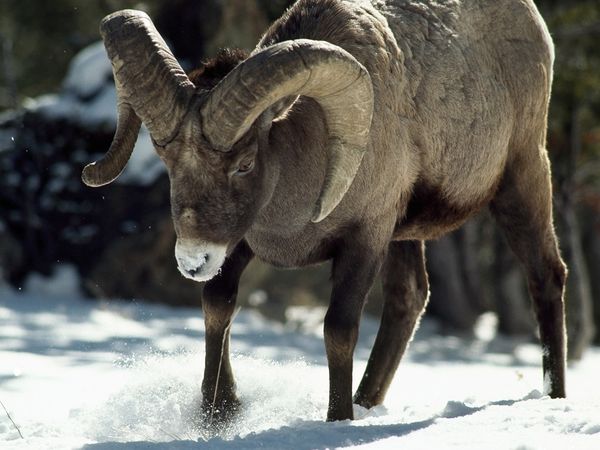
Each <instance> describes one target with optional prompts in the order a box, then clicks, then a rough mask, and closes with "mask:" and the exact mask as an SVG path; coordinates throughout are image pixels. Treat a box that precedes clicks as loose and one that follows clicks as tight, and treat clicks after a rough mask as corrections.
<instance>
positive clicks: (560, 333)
mask: <svg viewBox="0 0 600 450" xmlns="http://www.w3.org/2000/svg"><path fill="white" fill-rule="evenodd" d="M491 211H492V214H493V215H494V217H495V218H496V220H497V222H498V224H499V226H500V228H501V229H502V230H503V231H504V234H505V235H506V238H507V240H508V243H509V245H510V247H511V248H512V250H513V251H514V253H515V254H516V256H517V257H518V258H519V260H520V261H521V263H522V264H523V266H524V268H525V273H526V276H527V282H528V286H529V292H530V295H531V297H532V300H533V309H534V312H535V315H536V318H537V322H538V325H539V332H540V340H541V344H542V350H543V360H542V364H543V370H544V388H545V390H546V391H547V393H548V394H549V395H550V396H551V397H553V398H556V397H564V396H565V353H566V350H565V348H566V347H565V342H566V336H565V314H564V301H563V295H564V286H565V280H566V268H565V264H564V263H563V261H562V259H561V257H560V254H559V251H558V243H557V239H556V234H555V232H554V226H553V223H552V187H551V181H550V166H549V162H548V157H547V155H546V151H545V149H544V148H542V147H533V149H532V150H530V151H522V152H520V153H518V158H516V159H515V160H514V161H511V162H510V163H509V164H508V166H507V169H506V171H505V174H504V178H503V180H502V182H501V184H500V186H499V189H498V191H497V193H496V195H495V198H494V199H493V201H492V203H491Z"/></svg>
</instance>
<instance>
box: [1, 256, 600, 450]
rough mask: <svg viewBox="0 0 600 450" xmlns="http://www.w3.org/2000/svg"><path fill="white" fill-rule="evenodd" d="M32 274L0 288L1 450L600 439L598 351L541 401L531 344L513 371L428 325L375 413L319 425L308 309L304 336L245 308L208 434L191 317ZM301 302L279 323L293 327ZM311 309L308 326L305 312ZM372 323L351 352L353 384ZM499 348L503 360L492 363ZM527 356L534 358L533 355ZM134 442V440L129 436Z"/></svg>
mask: <svg viewBox="0 0 600 450" xmlns="http://www.w3.org/2000/svg"><path fill="white" fill-rule="evenodd" d="M55 273H56V276H55V277H54V278H51V279H43V278H41V277H33V278H30V279H29V280H28V282H27V283H26V289H25V290H26V291H27V292H26V293H17V292H15V291H13V290H10V289H8V288H6V287H1V286H0V360H1V361H2V364H1V365H0V400H2V402H3V403H4V405H6V407H7V409H8V410H9V413H10V414H11V416H12V418H13V419H14V421H15V423H16V424H17V425H18V426H19V428H20V430H21V432H22V433H23V436H24V439H20V437H19V434H18V432H17V431H16V429H15V428H14V426H13V425H12V423H11V422H10V421H9V419H8V418H7V417H6V415H5V414H4V411H2V410H1V409H0V442H1V444H0V447H1V448H2V449H3V450H4V449H31V450H34V449H35V450H37V449H42V448H43V449H79V448H85V449H90V450H115V449H129V448H131V449H135V448H145V449H146V448H147V449H167V448H168V449H217V450H219V449H258V448H267V449H313V448H318V449H324V448H364V449H398V448H402V449H423V448H434V449H448V448H456V449H458V448H461V449H462V448H472V449H480V448H485V449H506V448H513V449H516V448H527V449H544V450H545V449H561V450H562V449H565V448H569V449H592V448H596V446H597V443H598V439H599V436H600V415H599V414H598V411H599V410H600V392H599V391H598V389H597V374H598V373H600V349H597V348H594V349H592V350H590V351H589V352H588V353H587V355H586V358H585V359H584V360H583V361H582V362H581V363H580V364H578V365H577V366H576V367H573V368H569V372H568V376H567V387H568V391H569V398H567V399H559V400H552V399H550V398H548V397H547V396H544V395H542V394H541V393H540V391H539V389H541V384H542V369H541V351H540V350H539V349H538V348H537V347H536V346H534V345H532V344H527V343H513V347H514V348H515V349H519V348H523V347H525V348H527V351H526V353H531V354H534V353H535V354H536V355H537V360H536V361H535V362H528V361H526V362H523V361H521V360H520V359H519V357H517V356H516V355H517V352H516V350H510V348H511V347H510V345H508V344H506V343H503V344H502V345H499V344H498V342H497V339H498V338H494V339H492V340H491V341H483V342H481V341H477V342H475V343H474V342H472V341H470V340H466V339H458V338H448V337H443V336H439V335H437V334H435V333H434V331H435V329H436V326H435V324H434V323H433V322H430V321H428V320H425V321H424V322H423V324H422V327H421V329H420V330H419V332H417V334H416V336H415V339H414V341H413V345H412V347H411V349H409V351H408V354H407V356H406V358H405V360H404V361H403V362H402V363H401V365H400V368H399V370H398V374H397V376H396V377H395V381H394V382H393V383H392V385H391V387H390V390H389V392H388V395H387V398H386V401H385V404H384V405H382V406H378V407H375V408H373V409H371V410H366V409H364V408H360V407H358V406H357V407H355V415H356V418H357V420H355V421H343V422H338V423H326V422H325V421H324V419H325V416H326V412H327V398H328V392H327V391H328V382H327V365H326V358H325V354H324V348H323V342H322V338H321V337H320V336H319V335H318V333H317V332H316V331H315V330H316V329H317V328H320V327H321V326H322V325H321V324H317V322H318V320H317V319H316V318H315V316H316V315H317V314H314V311H313V310H310V309H309V310H305V311H304V313H305V315H306V317H307V321H308V322H309V323H311V326H310V327H307V328H309V329H303V327H298V326H292V327H288V326H283V325H281V324H277V323H271V322H268V321H266V320H265V319H263V318H262V317H261V316H259V315H258V314H257V313H254V312H252V311H242V312H241V313H240V314H239V315H238V316H237V318H236V320H235V322H234V325H233V328H232V341H231V348H232V350H233V352H234V356H233V357H232V365H233V370H234V373H235V376H236V382H237V389H238V395H239V398H240V400H241V402H242V410H241V412H240V414H239V416H238V417H237V419H236V420H235V421H234V422H233V423H232V424H231V425H230V426H229V427H227V428H226V429H224V430H223V431H221V432H219V433H217V434H216V435H211V434H210V433H208V432H207V431H206V430H202V429H200V430H199V429H197V428H196V426H195V425H194V422H193V420H192V418H193V417H194V415H195V414H196V412H197V408H198V405H199V404H200V383H201V377H202V371H203V363H204V362H203V361H204V357H203V355H204V351H203V348H204V342H203V341H204V331H203V322H202V318H201V316H200V312H199V311H198V310H197V309H172V308H168V307H164V306H158V305H150V304H144V303H122V302H118V301H105V302H93V301H88V300H84V299H80V298H78V297H75V296H74V295H75V294H76V292H77V291H76V289H73V282H72V281H73V278H74V275H73V273H72V270H71V269H69V268H68V267H67V268H60V267H59V268H57V270H56V272H55ZM302 314H303V313H302V309H300V308H296V309H295V310H294V312H293V313H292V314H291V316H293V317H294V321H295V322H296V323H300V321H301V318H302ZM311 315H312V317H311ZM376 330H377V326H376V321H374V320H372V319H367V320H366V321H365V323H364V326H363V327H362V328H361V336H360V339H359V343H358V346H357V349H356V358H355V370H354V383H355V386H356V385H357V384H358V382H359V380H360V376H361V375H362V371H363V370H364V368H365V365H366V361H367V358H368V354H369V350H370V346H371V343H372V341H373V339H374V336H375V333H376ZM497 348H502V349H503V350H502V351H503V352H505V354H504V357H503V358H500V357H498V354H494V351H497V350H494V349H497ZM534 349H537V350H534ZM136 442H137V443H136Z"/></svg>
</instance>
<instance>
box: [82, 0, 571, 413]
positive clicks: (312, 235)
mask: <svg viewBox="0 0 600 450" xmlns="http://www.w3.org/2000/svg"><path fill="white" fill-rule="evenodd" d="M101 33H102V36H103V38H104V42H105V45H106V48H107V51H108V55H109V57H110V59H111V61H112V65H113V70H114V76H115V82H116V86H117V90H118V109H119V120H118V128H117V132H116V135H115V138H114V141H113V143H112V145H111V147H110V149H109V151H108V153H107V154H106V155H105V156H104V158H103V159H102V160H100V161H98V162H96V163H94V164H91V165H88V166H87V167H86V168H85V169H84V172H83V180H84V182H85V183H86V184H88V185H90V186H100V185H103V184H106V183H110V182H111V181H112V180H113V179H115V178H116V177H117V176H118V175H119V173H120V172H121V170H122V169H123V167H124V166H125V164H126V163H127V160H128V158H129V156H130V154H131V151H132V148H133V145H134V142H135V140H136V136H137V134H138V130H139V127H140V124H141V122H142V121H143V122H144V123H145V124H146V126H147V127H148V129H149V131H150V134H151V136H152V139H153V142H154V145H155V147H156V151H157V153H158V155H159V156H160V158H162V160H163V161H164V163H165V164H166V167H167V171H168V175H169V177H170V181H171V203H172V216H173V222H174V225H175V231H176V234H177V244H176V248H175V254H176V259H177V263H178V266H179V270H180V271H181V273H182V274H183V275H184V276H186V277H188V278H191V279H193V280H197V281H208V282H207V283H206V285H205V287H204V295H203V310H204V314H205V323H206V367H205V372H204V380H203V383H202V393H203V398H204V407H205V408H208V407H209V406H210V404H211V403H212V402H213V400H214V401H215V402H216V407H217V409H218V410H219V411H220V412H221V414H222V416H223V417H227V415H228V414H230V413H231V412H232V411H235V409H236V407H237V399H236V395H235V389H234V379H233V375H232V370H231V366H230V363H229V355H228V353H229V325H230V322H231V320H232V314H233V312H234V309H235V299H236V292H237V286H238V281H239V278H240V276H241V274H242V271H243V270H244V268H245V267H246V265H247V264H248V262H249V261H250V260H251V259H252V258H253V256H254V255H256V256H258V257H259V258H261V259H263V260H265V261H267V262H270V263H272V264H275V265H277V266H284V267H297V266H305V265H307V264H313V263H318V262H321V261H325V260H333V269H332V282H333V289H332V294H331V300H330V304H329V309H328V311H327V314H326V316H325V325H324V327H325V347H326V353H327V359H328V363H329V383H330V384H329V409H328V412H327V419H328V420H339V419H349V418H352V417H353V412H352V402H353V397H352V356H353V351H354V347H355V343H356V339H357V334H358V324H359V319H360V315H361V311H362V308H363V304H364V302H365V297H366V296H367V293H368V292H369V289H370V288H371V285H372V283H373V280H374V278H375V277H376V275H377V274H378V273H379V272H381V274H382V278H383V287H384V296H385V305H384V313H383V317H382V319H381V326H380V329H379V333H378V335H377V338H376V341H375V344H374V347H373V350H372V354H371V357H370V359H369V361H368V365H367V368H366V371H365V375H364V377H363V379H362V381H361V383H360V385H359V387H358V390H357V392H356V394H355V396H354V401H355V402H356V403H358V404H360V405H363V406H365V407H371V406H373V405H376V404H379V403H381V402H382V401H383V398H384V396H385V394H386V391H387V389H388V387H389V385H390V382H391V380H392V377H393V375H394V372H395V371H396V368H397V366H398V363H399V361H400V358H401V357H402V354H403V352H404V350H405V348H406V346H407V343H408V341H409V340H410V338H411V336H412V333H413V329H414V328H415V325H416V323H417V321H418V319H419V317H420V315H421V313H422V311H423V308H424V306H425V304H426V303H427V295H428V284H427V275H426V272H425V265H424V259H423V241H424V240H428V239H432V238H436V237H438V236H440V235H442V234H443V233H446V232H448V231H450V230H452V229H455V228H456V227H458V226H459V225H461V224H462V223H463V222H465V221H466V220H467V218H469V217H470V216H471V215H472V214H474V213H475V212H476V211H478V210H480V209H481V208H482V207H483V206H485V205H488V204H489V205H490V209H491V211H492V214H493V215H494V217H495V218H496V220H497V222H498V224H499V225H500V227H501V228H502V229H503V230H504V232H505V234H506V237H507V239H508V242H509V244H510V245H511V247H512V249H513V250H514V252H515V253H516V255H517V256H518V257H519V259H520V260H521V262H522V263H523V266H524V269H525V271H526V273H527V278H528V283H529V288H530V292H531V296H532V298H533V305H534V310H535V313H536V315H537V320H538V322H539V329H540V338H541V343H542V346H543V371H544V377H545V380H546V381H547V387H548V393H549V394H550V396H551V397H563V396H564V395H565V385H564V382H565V379H564V366H565V337H564V312H563V287H564V284H565V277H566V269H565V265H564V264H563V262H562V260H561V257H560V255H559V251H558V248H557V241H556V237H555V232H554V228H553V222H552V202H551V180H550V167H549V162H548V157H547V154H546V150H545V139H546V122H547V110H548V101H549V95H550V85H551V80H552V63H553V57H554V55H553V45H552V42H551V39H550V36H549V33H548V31H547V28H546V26H545V24H544V22H543V20H542V18H541V17H540V15H539V13H538V11H537V9H536V7H535V5H534V3H533V1H532V0H462V1H458V0H449V1H446V2H438V1H433V0H420V1H417V0H411V1H409V0H371V1H368V0H354V1H352V0H300V1H298V2H297V3H296V4H294V5H293V6H292V7H291V8H290V9H289V10H288V11H287V12H286V13H285V14H284V15H283V16H282V17H281V18H280V19H279V20H277V21H276V22H275V23H274V24H273V25H272V26H271V27H270V28H269V30H268V31H267V32H266V34H265V35H264V36H263V37H262V39H261V40H260V42H259V43H258V46H257V47H256V49H255V50H254V51H253V52H252V53H251V54H250V56H249V57H247V58H246V57H245V56H244V55H242V54H241V53H235V52H224V53H222V54H221V56H220V57H219V58H217V61H213V62H212V63H210V64H208V65H207V66H205V67H204V68H201V69H200V70H199V71H197V72H195V73H194V74H192V75H190V77H188V76H187V75H186V74H185V73H184V71H183V70H182V69H181V67H180V66H179V64H178V63H177V61H176V60H175V58H174V57H173V55H172V53H171V52H170V51H169V49H168V47H167V45H166V44H165V42H164V41H163V40H162V38H161V37H160V35H159V34H158V32H157V31H156V29H155V28H154V26H153V24H152V22H151V20H150V19H149V17H148V16H147V15H146V14H144V13H142V12H137V11H131V10H126V11H119V12H116V13H114V14H111V15H109V16H107V17H106V18H105V19H104V20H103V21H102V24H101ZM227 72H228V73H227ZM213 406H214V405H213Z"/></svg>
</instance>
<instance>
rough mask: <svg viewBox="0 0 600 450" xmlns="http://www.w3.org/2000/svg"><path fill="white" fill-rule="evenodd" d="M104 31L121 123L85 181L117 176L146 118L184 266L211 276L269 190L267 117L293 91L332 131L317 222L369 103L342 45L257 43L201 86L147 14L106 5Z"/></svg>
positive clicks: (362, 79) (343, 177)
mask: <svg viewBox="0 0 600 450" xmlns="http://www.w3.org/2000/svg"><path fill="white" fill-rule="evenodd" d="M100 32H101V34H102V37H103V39H104V43H105V46H106V49H107V52H108V56H109V58H110V60H111V62H112V66H113V73H114V78H115V84H116V89H117V95H118V125H117V131H116V134H115V137H114V140H113V142H112V145H111V146H110V149H109V150H108V152H107V154H106V155H105V156H104V157H103V158H102V159H101V160H99V161H97V162H95V163H92V164H89V165H88V166H86V167H85V168H84V170H83V176H82V178H83V181H84V182H85V183H86V184H87V185H88V186H102V185H105V184H107V183H110V182H111V181H113V180H114V179H115V178H117V176H118V175H119V174H120V173H121V171H122V170H123V168H124V167H125V165H126V163H127V161H128V160H129V157H130V155H131V152H132V150H133V146H134V144H135V141H136V139H137V135H138V132H139V128H140V126H141V122H144V124H145V125H146V127H147V128H148V130H149V131H150V135H151V137H152V141H153V143H154V146H155V148H156V151H157V153H158V155H159V156H160V157H161V159H162V160H163V161H164V163H165V165H166V166H167V171H168V175H169V178H170V181H171V206H172V216H173V222H174V225H175V231H176V233H177V244H176V251H175V254H176V258H177V263H178V266H179V269H180V271H181V272H182V274H183V275H184V276H186V277H188V278H192V279H194V280H197V281H205V280H208V279H210V278H212V277H213V276H214V275H216V274H217V273H218V270H219V268H220V267H221V265H222V264H223V261H224V259H225V257H226V255H227V252H228V251H229V250H230V249H231V248H232V247H233V246H234V245H235V244H236V243H237V242H239V240H240V239H242V238H243V236H244V234H245V232H246V231H247V230H248V229H249V227H250V226H251V225H252V223H253V221H254V220H255V218H256V216H257V214H258V212H259V210H260V208H261V207H263V206H264V205H265V204H266V203H267V202H268V201H269V198H270V195H272V189H273V183H271V182H269V180H271V177H273V171H274V169H273V168H272V167H271V165H272V164H270V160H269V158H266V157H265V156H266V155H268V154H269V150H271V149H268V148H267V147H268V146H269V138H268V137H269V131H270V128H271V122H272V120H273V119H274V118H276V117H277V116H278V114H279V113H281V111H282V110H283V109H286V108H287V107H289V106H290V105H291V104H292V103H293V101H294V100H295V99H296V98H297V97H298V96H300V95H304V96H309V97H312V98H313V99H314V100H316V101H317V102H318V103H319V104H320V106H321V108H322V109H323V112H324V116H325V118H326V121H327V130H328V135H327V136H323V139H324V141H325V142H326V145H327V148H328V155H329V156H328V166H327V169H326V171H325V172H326V178H325V179H324V180H323V185H322V189H321V194H320V197H319V199H318V201H317V204H316V205H315V208H314V212H313V216H312V220H313V222H318V221H321V220H323V219H324V218H325V217H326V216H327V215H328V214H329V213H330V212H331V211H332V210H333V209H334V208H335V207H336V205H337V204H338V203H339V202H340V200H341V199H342V197H343V196H344V194H345V193H346V191H347V190H348V187H349V186H350V184H351V183H352V180H353V179H354V176H355V175H356V172H357V170H358V167H359V165H360V162H361V160H362V156H363V154H364V151H365V147H366V144H367V139H368V134H369V127H370V123H371V115H372V110H373V93H372V85H371V81H370V77H369V74H368V72H367V71H366V69H365V68H364V67H363V66H362V65H361V64H360V63H359V62H358V61H357V60H356V59H355V58H354V57H353V56H352V55H350V54H349V53H348V52H346V51H344V50H343V49H341V48H340V47H337V46H335V45H332V44H329V43H327V42H324V41H312V40H293V41H286V42H281V43H278V44H275V45H272V46H270V47H267V48H264V49H258V50H257V51H255V52H254V53H253V54H252V55H251V56H250V57H249V58H248V59H246V60H244V61H243V62H241V63H240V64H239V65H237V66H236V67H235V68H234V69H233V70H232V71H231V72H229V73H228V74H227V76H225V77H224V78H223V79H222V80H221V81H220V82H219V83H218V84H217V85H216V86H214V87H213V88H211V89H206V87H203V86H202V85H201V84H199V85H198V86H196V85H194V83H192V82H191V81H190V79H189V78H188V76H187V75H186V74H185V72H184V71H183V70H182V68H181V67H180V65H179V64H178V63H177V61H176V59H175V58H174V56H173V54H172V53H171V52H170V50H169V48H168V47H167V45H166V44H165V42H164V41H163V39H162V38H161V36H160V35H159V33H158V32H157V31H156V29H155V28H154V25H153V24H152V21H151V20H150V18H149V17H148V16H147V15H146V14H145V13H143V12H140V11H132V10H124V11H119V12H116V13H114V14H111V15H109V16H107V17H106V18H105V19H104V20H103V21H102V23H101V26H100ZM293 138H294V137H293V136H290V139H293ZM298 144H300V143H298ZM292 145H294V143H293V142H292ZM272 150H273V151H277V149H272ZM298 170H310V168H298Z"/></svg>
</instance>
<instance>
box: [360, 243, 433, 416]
mask: <svg viewBox="0 0 600 450" xmlns="http://www.w3.org/2000/svg"><path fill="white" fill-rule="evenodd" d="M423 253H424V252H423V242H421V241H401V242H391V243H390V244H389V248H388V254H387V257H386V260H385V263H384V265H383V267H382V271H381V275H382V282H383V295H384V301H385V303H384V306H383V314H382V317H381V325H380V326H379V331H378V333H377V338H376V340H375V344H374V346H373V350H372V351H371V356H370V357H369V362H368V363H367V368H366V370H365V374H364V375H363V378H362V381H361V383H360V386H359V387H358V390H357V391H356V395H355V397H354V401H355V403H357V404H359V405H361V406H363V407H365V408H371V407H372V406H374V405H378V404H380V403H382V402H383V399H384V397H385V394H386V392H387V390H388V388H389V386H390V383H391V382H392V379H393V378H394V373H395V372H396V369H397V367H398V364H399V363H400V359H401V358H402V355H403V354H404V350H405V349H406V346H407V344H408V342H409V341H410V338H411V337H412V335H413V330H414V328H415V325H416V323H417V320H418V319H419V317H420V316H421V313H422V312H423V310H424V308H425V303H426V302H427V293H428V283H427V274H426V272H425V259H424V254H423Z"/></svg>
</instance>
